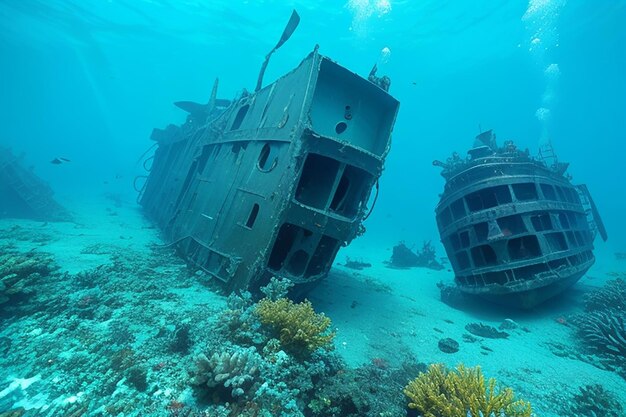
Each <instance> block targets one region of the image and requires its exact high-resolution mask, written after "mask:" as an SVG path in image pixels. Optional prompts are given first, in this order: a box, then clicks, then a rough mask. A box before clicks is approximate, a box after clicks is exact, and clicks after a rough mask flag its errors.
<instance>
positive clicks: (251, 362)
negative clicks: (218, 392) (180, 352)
mask: <svg viewBox="0 0 626 417" xmlns="http://www.w3.org/2000/svg"><path fill="white" fill-rule="evenodd" d="M261 361H262V359H261V356H260V355H259V354H258V353H257V351H256V348H254V347H249V348H241V349H237V350H235V351H233V352H221V353H214V354H213V356H211V358H210V359H209V358H207V357H206V356H205V355H204V354H201V355H199V356H198V357H197V358H196V366H197V369H196V370H195V372H194V373H195V375H194V376H193V378H192V380H191V382H192V384H194V385H201V386H202V385H204V386H207V387H211V388H212V387H218V386H223V387H224V388H227V389H229V390H230V394H231V395H232V398H237V397H241V396H243V395H244V394H245V393H246V392H247V391H248V390H249V389H250V388H251V387H252V385H253V383H254V382H255V379H256V378H258V375H259V365H260V363H261Z"/></svg>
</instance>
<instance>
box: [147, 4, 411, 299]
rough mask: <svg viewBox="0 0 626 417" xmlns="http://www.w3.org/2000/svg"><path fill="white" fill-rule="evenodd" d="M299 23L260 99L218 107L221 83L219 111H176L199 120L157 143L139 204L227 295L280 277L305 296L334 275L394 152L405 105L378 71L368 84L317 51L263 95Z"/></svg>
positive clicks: (214, 103)
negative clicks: (394, 130) (333, 269)
mask: <svg viewBox="0 0 626 417" xmlns="http://www.w3.org/2000/svg"><path fill="white" fill-rule="evenodd" d="M298 20H299V18H298V16H297V14H296V13H295V12H294V14H293V15H292V18H291V20H290V21H289V23H288V25H287V27H286V28H285V32H284V33H283V36H282V37H281V40H280V41H279V42H278V44H277V46H276V47H275V48H274V49H273V50H272V51H271V52H270V53H269V54H268V55H267V57H266V60H265V62H264V63H263V66H262V69H261V73H260V74H259V78H258V83H257V87H256V89H255V91H254V92H253V93H248V92H247V91H245V90H244V91H243V93H242V94H241V95H240V96H239V97H236V98H235V99H234V100H232V101H231V100H224V99H218V98H217V86H218V83H217V80H216V82H215V84H214V87H213V92H212V94H211V98H210V100H209V102H208V104H197V103H192V102H179V103H176V105H177V106H178V107H180V108H182V109H183V110H185V111H187V112H188V113H189V114H188V116H187V120H186V122H185V123H184V124H182V125H180V126H175V125H169V126H168V127H167V128H165V129H155V130H154V131H153V133H152V139H153V140H154V141H156V143H157V144H158V148H157V150H156V152H155V154H154V160H153V162H152V164H151V167H148V168H150V169H149V175H148V177H147V180H146V182H145V184H144V185H143V188H142V190H141V193H140V197H139V201H140V203H141V205H142V206H143V207H144V209H145V211H146V213H147V214H148V216H149V217H151V218H152V219H153V220H154V221H155V222H156V223H157V224H158V225H159V227H160V228H161V229H162V231H163V232H164V235H165V237H166V239H167V240H168V241H169V242H171V244H172V245H173V246H175V247H176V248H177V249H178V250H179V252H180V253H181V254H182V256H184V258H186V260H187V261H188V262H189V263H191V264H192V265H194V266H195V267H196V268H198V269H200V270H202V271H204V272H205V273H207V274H208V275H210V276H212V277H214V278H215V279H216V280H218V281H219V282H221V283H223V285H224V286H225V287H226V289H228V290H241V289H251V290H255V289H256V288H258V287H259V286H261V285H264V284H265V283H266V282H267V281H268V280H269V278H270V277H272V276H278V277H283V278H287V279H290V280H291V281H293V282H294V283H295V284H296V288H295V290H296V292H304V291H306V290H307V289H309V288H311V287H312V286H313V284H314V283H316V282H318V281H319V280H320V279H321V278H323V277H325V276H326V275H327V273H328V271H329V269H330V267H331V265H332V263H333V260H334V259H335V256H336V254H337V251H338V250H339V248H340V247H341V246H344V245H346V244H348V243H349V242H350V241H351V240H352V239H354V237H356V236H357V235H358V234H359V233H361V232H362V231H363V227H362V221H363V219H364V217H365V216H366V212H367V207H366V205H367V202H368V200H369V198H370V195H371V192H372V190H373V188H374V186H375V185H376V189H377V180H378V177H379V176H380V174H381V172H382V169H383V163H384V161H385V157H386V155H387V153H388V152H389V146H390V137H391V131H392V128H393V125H394V122H395V119H396V114H397V111H398V106H399V103H398V101H397V100H395V99H394V98H393V97H391V96H390V95H389V94H388V93H387V91H386V90H387V88H388V87H389V82H390V81H389V79H388V78H387V77H381V78H378V77H376V74H375V72H376V71H375V68H374V69H373V70H372V72H371V73H370V75H369V78H368V79H363V78H361V77H359V76H358V75H356V74H354V73H352V72H350V71H349V70H347V69H345V68H343V67H341V66H340V65H338V64H337V63H335V62H333V61H331V60H330V59H329V58H326V57H324V56H322V55H320V54H319V53H318V50H317V47H315V49H314V50H313V52H312V53H311V54H309V55H308V56H307V57H306V58H305V59H304V60H303V61H302V62H301V63H300V65H299V66H298V67H297V68H295V69H294V70H292V71H291V72H289V73H288V74H286V75H284V76H283V77H281V78H279V79H278V80H277V81H275V82H273V83H272V84H270V85H267V86H265V87H263V88H261V86H262V79H263V73H264V71H265V68H266V66H267V63H268V60H269V57H270V56H271V54H272V53H273V52H274V51H275V50H276V49H278V48H279V47H280V46H281V45H282V44H283V43H284V42H285V41H286V40H287V39H288V38H289V36H290V35H291V33H292V32H293V30H294V29H295V27H296V25H297V23H298ZM146 162H147V161H146ZM145 165H146V164H144V166H145Z"/></svg>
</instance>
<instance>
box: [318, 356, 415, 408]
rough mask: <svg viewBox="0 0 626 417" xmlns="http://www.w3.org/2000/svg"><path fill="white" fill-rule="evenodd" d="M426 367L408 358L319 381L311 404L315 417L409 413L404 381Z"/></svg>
mask: <svg viewBox="0 0 626 417" xmlns="http://www.w3.org/2000/svg"><path fill="white" fill-rule="evenodd" d="M425 370H426V366H425V365H423V364H419V363H416V362H415V361H406V362H404V363H402V365H401V366H400V367H398V368H391V367H389V366H388V364H386V362H385V361H382V360H376V359H373V360H372V363H371V364H368V365H364V366H362V367H359V368H356V369H350V368H346V369H343V370H342V371H341V372H338V373H337V374H335V375H333V376H331V377H330V378H327V379H325V380H324V381H322V382H323V383H321V384H318V385H319V386H320V388H319V390H318V391H317V393H316V395H315V397H314V398H313V399H312V400H311V401H309V403H308V405H307V411H308V412H307V413H306V415H307V416H309V415H311V416H312V417H364V416H372V417H373V416H376V417H395V416H404V415H406V403H405V401H404V395H403V394H402V388H403V383H404V381H408V380H409V379H410V378H411V377H412V376H413V375H415V374H417V373H419V372H422V371H425Z"/></svg>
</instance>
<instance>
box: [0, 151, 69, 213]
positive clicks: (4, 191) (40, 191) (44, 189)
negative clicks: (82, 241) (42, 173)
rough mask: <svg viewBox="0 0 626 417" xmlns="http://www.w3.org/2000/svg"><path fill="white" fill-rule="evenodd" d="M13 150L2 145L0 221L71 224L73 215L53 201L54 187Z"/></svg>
mask: <svg viewBox="0 0 626 417" xmlns="http://www.w3.org/2000/svg"><path fill="white" fill-rule="evenodd" d="M23 159H24V158H23V156H16V155H15V154H14V153H13V152H12V151H11V150H10V149H8V148H4V147H1V146H0V218H4V217H9V218H27V219H33V220H39V221H70V220H71V215H70V213H69V212H68V211H67V210H66V209H65V208H64V207H63V206H61V205H60V204H59V203H58V202H57V201H56V200H55V198H54V192H53V191H52V188H50V186H49V185H48V183H46V182H45V181H44V180H42V179H41V178H40V177H39V176H38V175H37V174H35V172H34V170H33V169H32V168H27V167H25V166H24V163H23Z"/></svg>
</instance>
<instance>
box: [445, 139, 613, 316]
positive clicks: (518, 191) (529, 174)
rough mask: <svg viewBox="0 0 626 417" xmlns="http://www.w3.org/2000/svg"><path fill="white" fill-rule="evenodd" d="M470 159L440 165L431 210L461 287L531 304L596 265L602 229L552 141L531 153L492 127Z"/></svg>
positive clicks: (592, 206)
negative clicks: (500, 138)
mask: <svg viewBox="0 0 626 417" xmlns="http://www.w3.org/2000/svg"><path fill="white" fill-rule="evenodd" d="M468 154H469V156H468V158H466V159H464V158H461V157H460V156H459V155H458V154H456V153H455V154H453V156H452V157H451V158H449V159H448V160H447V161H446V162H445V163H443V162H439V161H435V162H433V164H434V165H436V166H439V167H442V168H443V171H442V172H441V175H442V176H443V177H444V178H445V180H446V184H445V188H444V192H443V194H442V195H441V199H440V201H439V204H438V205H437V208H436V218H437V226H438V228H439V233H440V235H441V241H442V243H443V245H444V247H445V250H446V252H447V254H448V257H449V259H450V263H451V264H452V267H453V269H454V273H455V282H456V284H457V286H458V287H459V289H460V290H461V291H462V292H464V293H466V294H472V295H477V296H480V297H483V298H486V299H489V300H492V301H495V302H498V303H502V304H506V305H512V306H517V307H521V308H532V307H534V306H536V305H537V304H539V303H542V302H544V301H546V300H548V299H550V298H552V297H554V296H556V295H558V294H560V293H562V292H563V291H564V290H565V289H567V288H568V287H570V286H571V285H573V284H574V283H575V282H576V281H578V280H579V279H580V278H581V277H582V276H583V275H584V274H585V273H586V272H587V271H588V270H589V268H590V267H591V266H592V265H593V263H594V261H595V258H594V255H593V248H594V246H593V242H594V237H595V235H596V234H597V233H598V232H599V234H600V235H601V237H602V239H604V240H606V239H607V234H606V230H605V227H604V225H603V223H602V219H601V218H600V215H599V213H598V210H597V208H596V206H595V204H594V201H593V200H592V198H591V195H590V194H589V190H588V189H587V187H586V186H585V185H573V184H572V183H571V177H570V176H569V175H568V174H567V173H566V170H567V168H568V164H567V163H563V162H559V161H558V159H557V158H556V155H555V154H554V151H553V150H552V148H551V147H550V146H546V147H545V148H544V149H543V150H542V152H540V154H539V157H531V156H530V155H529V152H528V151H521V150H520V149H518V148H517V147H516V146H515V144H514V143H513V142H512V141H507V142H505V144H504V146H503V147H498V146H497V144H496V139H495V135H494V134H493V132H492V131H487V132H483V133H481V134H480V135H479V136H477V137H476V142H475V146H474V148H472V149H470V150H469V151H468Z"/></svg>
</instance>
